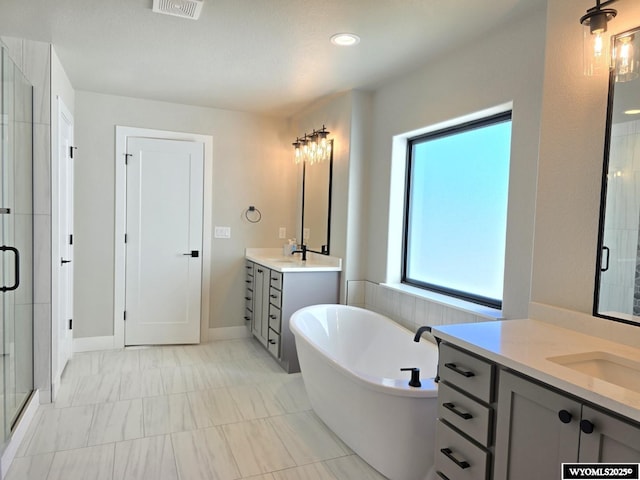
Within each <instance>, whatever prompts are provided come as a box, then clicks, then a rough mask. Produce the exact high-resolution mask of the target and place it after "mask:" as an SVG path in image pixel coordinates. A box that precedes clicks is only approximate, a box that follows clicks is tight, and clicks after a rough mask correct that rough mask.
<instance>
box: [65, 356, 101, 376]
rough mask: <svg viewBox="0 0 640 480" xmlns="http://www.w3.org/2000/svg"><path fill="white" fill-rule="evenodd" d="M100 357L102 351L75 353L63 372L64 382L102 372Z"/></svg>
mask: <svg viewBox="0 0 640 480" xmlns="http://www.w3.org/2000/svg"><path fill="white" fill-rule="evenodd" d="M100 358H101V352H85V353H74V354H73V358H71V359H70V360H69V361H68V362H67V365H66V367H64V372H62V380H63V382H64V381H66V380H67V379H70V378H80V377H87V376H89V375H96V374H98V373H100Z"/></svg>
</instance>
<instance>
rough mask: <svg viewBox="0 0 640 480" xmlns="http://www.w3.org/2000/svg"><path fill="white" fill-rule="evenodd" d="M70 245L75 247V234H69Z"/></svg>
mask: <svg viewBox="0 0 640 480" xmlns="http://www.w3.org/2000/svg"><path fill="white" fill-rule="evenodd" d="M69 245H73V233H70V234H69Z"/></svg>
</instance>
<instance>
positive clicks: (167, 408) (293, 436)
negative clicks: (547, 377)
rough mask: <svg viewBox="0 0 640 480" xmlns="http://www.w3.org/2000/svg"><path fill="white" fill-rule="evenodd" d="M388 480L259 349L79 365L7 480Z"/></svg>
mask: <svg viewBox="0 0 640 480" xmlns="http://www.w3.org/2000/svg"><path fill="white" fill-rule="evenodd" d="M240 478H242V479H249V478H250V479H255V480H384V477H382V476H381V475H380V474H379V473H377V472H376V471H375V470H373V469H372V468H371V467H370V466H369V465H367V464H366V463H365V462H364V461H363V460H361V459H360V458H359V457H358V456H357V455H355V454H354V453H353V452H352V451H351V450H350V449H349V448H348V447H347V446H346V445H345V444H344V443H342V442H341V441H340V440H339V439H338V438H337V437H336V436H335V435H334V434H333V433H332V432H331V431H330V430H329V429H328V428H327V427H326V426H325V425H324V424H323V423H322V422H321V421H320V420H319V419H318V417H317V416H316V415H315V414H314V413H313V411H312V410H311V406H310V404H309V400H308V398H307V395H306V392H305V389H304V383H303V381H302V377H301V376H300V374H293V375H288V374H286V373H285V372H284V371H283V370H282V369H281V368H280V367H279V366H278V365H277V364H276V363H275V362H274V360H273V359H272V358H271V357H270V356H269V354H268V353H267V352H266V350H265V349H264V348H263V347H262V346H261V345H260V344H258V343H257V341H256V340H254V339H242V340H226V341H217V342H211V343H208V344H204V345H194V346H168V347H150V348H139V349H124V350H118V351H105V352H91V353H81V354H76V355H75V356H74V358H73V359H72V360H71V361H70V362H69V364H68V365H67V368H66V370H65V372H64V375H63V379H62V386H61V389H60V393H59V395H58V399H57V401H56V403H55V404H53V405H45V406H41V407H40V408H39V410H38V412H37V414H36V417H35V419H34V421H33V423H32V425H31V427H30V429H29V432H28V433H27V436H26V438H25V439H24V442H23V443H22V445H20V448H19V451H18V454H17V456H16V458H15V460H14V462H13V464H12V466H11V468H10V470H9V473H8V476H7V480H23V479H24V480H40V479H43V480H44V479H47V480H58V479H61V480H62V479H64V480H76V479H77V480H87V479H89V480H102V479H105V480H120V479H123V480H124V479H126V480H137V479H149V480H172V479H180V480H187V479H188V480H200V479H202V480H205V479H206V480H212V479H213V480H216V479H220V480H231V479H240Z"/></svg>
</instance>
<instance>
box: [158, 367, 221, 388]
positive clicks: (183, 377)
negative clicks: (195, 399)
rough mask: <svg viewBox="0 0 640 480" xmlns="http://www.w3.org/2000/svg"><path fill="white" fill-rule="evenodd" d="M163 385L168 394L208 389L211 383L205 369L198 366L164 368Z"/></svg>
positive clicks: (162, 371) (162, 372)
mask: <svg viewBox="0 0 640 480" xmlns="http://www.w3.org/2000/svg"><path fill="white" fill-rule="evenodd" d="M161 374H162V385H163V386H164V390H165V392H167V394H174V393H185V392H194V391H198V390H206V389H207V388H210V387H211V385H210V384H209V382H208V379H207V375H206V373H205V372H204V370H202V369H200V368H198V367H197V366H194V365H190V366H186V367H174V368H163V369H162V370H161Z"/></svg>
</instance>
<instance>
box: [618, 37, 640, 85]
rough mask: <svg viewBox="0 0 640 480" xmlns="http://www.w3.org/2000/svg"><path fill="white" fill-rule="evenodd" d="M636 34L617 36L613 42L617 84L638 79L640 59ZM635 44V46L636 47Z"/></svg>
mask: <svg viewBox="0 0 640 480" xmlns="http://www.w3.org/2000/svg"><path fill="white" fill-rule="evenodd" d="M635 40H636V36H635V34H634V33H628V34H627V33H623V34H620V35H616V36H615V37H614V41H613V68H614V70H615V79H616V82H620V83H622V82H630V81H631V80H634V79H636V78H638V74H639V72H638V70H640V65H639V63H640V59H639V58H638V55H637V51H636V50H637V47H638V45H637V42H636V41H635ZM634 44H635V45H634Z"/></svg>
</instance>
